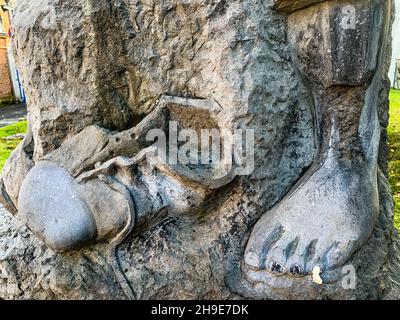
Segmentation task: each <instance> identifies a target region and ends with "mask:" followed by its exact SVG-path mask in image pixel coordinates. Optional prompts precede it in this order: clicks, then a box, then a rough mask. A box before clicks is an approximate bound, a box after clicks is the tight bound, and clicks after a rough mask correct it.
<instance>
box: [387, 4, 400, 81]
mask: <svg viewBox="0 0 400 320" xmlns="http://www.w3.org/2000/svg"><path fill="white" fill-rule="evenodd" d="M395 3H396V19H395V21H394V24H393V55H392V64H391V66H390V71H389V78H390V81H391V82H392V84H393V81H394V72H395V63H396V59H397V58H400V0H395Z"/></svg>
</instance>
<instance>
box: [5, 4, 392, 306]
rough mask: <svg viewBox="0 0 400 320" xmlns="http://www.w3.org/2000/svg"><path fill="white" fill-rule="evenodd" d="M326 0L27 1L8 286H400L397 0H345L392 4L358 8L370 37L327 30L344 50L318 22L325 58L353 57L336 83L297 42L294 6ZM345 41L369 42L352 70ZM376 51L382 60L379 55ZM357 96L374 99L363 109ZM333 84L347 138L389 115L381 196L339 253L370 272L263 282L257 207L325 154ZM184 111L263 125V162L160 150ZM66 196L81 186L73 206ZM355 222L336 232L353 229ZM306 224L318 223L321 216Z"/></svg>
mask: <svg viewBox="0 0 400 320" xmlns="http://www.w3.org/2000/svg"><path fill="white" fill-rule="evenodd" d="M320 2H322V1H257V0H233V1H224V0H213V1H205V0H192V1H183V0H167V1H156V0H145V1H131V0H113V1H109V0H70V1H65V0H40V1H30V0H21V1H19V3H18V8H17V11H16V13H15V18H14V22H15V31H16V36H15V44H14V45H15V53H16V57H17V61H18V64H19V66H20V69H21V70H22V79H23V81H24V85H25V88H26V91H27V96H28V97H29V115H28V120H29V123H30V130H29V131H30V132H29V134H28V135H27V137H26V138H25V140H24V142H23V144H21V146H20V147H19V148H18V149H17V150H16V151H15V152H14V154H13V156H12V157H11V159H10V160H9V161H8V162H7V164H6V166H5V168H4V171H3V176H2V184H1V187H2V188H1V190H2V192H1V198H2V202H3V203H4V205H5V206H6V208H7V209H8V210H9V211H10V212H12V213H13V214H16V217H12V215H11V214H9V213H8V212H6V211H2V212H1V213H0V278H1V282H0V298H4V299H23V298H39V299H71V298H77V299H121V298H126V297H128V298H137V299H150V298H154V299H165V298H168V299H173V298H176V299H189V298H192V299H199V298H210V299H225V298H243V297H247V298H261V299H270V298H277V299H285V298H294V299H299V298H316V299H324V298H332V299H340V298H359V299H362V298H370V299H376V298H384V297H386V296H388V294H389V293H390V297H396V294H397V293H396V292H397V291H396V290H392V289H393V286H392V281H390V277H392V278H394V276H393V275H394V273H393V272H392V273H390V270H395V269H396V266H398V264H397V263H396V259H395V258H396V252H397V247H396V246H395V243H396V241H397V235H396V233H395V231H394V228H393V223H392V211H393V208H392V198H391V194H390V190H389V188H388V183H387V180H386V176H385V173H386V172H387V170H386V162H387V157H386V127H387V121H388V112H387V111H388V99H387V93H388V85H389V83H388V80H387V79H386V74H387V72H386V71H387V68H388V61H389V59H388V57H389V52H390V38H389V36H388V35H389V34H390V22H391V21H390V17H391V15H392V12H391V9H392V5H391V1H390V0H385V1H379V2H380V3H381V4H380V5H377V3H378V2H377V1H372V0H371V1H367V0H363V1H356V0H353V1H346V4H347V3H353V4H354V5H355V6H356V7H357V8H359V4H360V3H361V7H362V8H365V10H366V12H371V13H375V12H376V11H374V10H375V9H371V8H375V7H374V6H378V7H379V9H377V10H378V11H379V13H380V14H381V16H380V18H378V16H374V15H372V18H370V17H369V16H368V17H369V18H368V19H367V18H366V17H367V15H366V14H365V12H364V11H365V10H364V11H363V12H364V13H363V15H362V16H361V18H362V19H359V21H361V22H362V23H365V25H363V26H362V27H363V28H365V30H368V31H369V32H371V34H370V36H369V37H364V36H365V35H364V34H363V31H364V29H363V30H362V32H361V33H360V35H359V36H360V37H361V41H360V47H359V48H358V47H356V48H354V47H351V48H347V46H348V45H349V43H348V39H347V38H346V37H342V38H340V37H338V38H337V39H334V38H331V39H334V40H333V41H337V42H336V43H334V42H333V43H332V44H329V43H328V44H326V42H325V43H324V45H327V46H328V47H327V48H326V49H327V50H333V52H332V51H331V52H328V51H327V52H326V54H325V53H323V52H318V50H319V49H321V50H322V48H325V47H324V46H323V45H322V44H321V43H319V39H322V38H318V37H319V36H321V37H322V36H323V35H324V34H323V32H324V30H323V28H322V29H320V30H318V32H319V33H318V34H317V35H314V36H311V39H310V41H315V43H311V44H312V45H314V46H315V52H316V57H317V58H321V57H322V58H326V59H327V61H328V62H329V61H331V59H334V61H335V63H336V62H337V63H336V64H335V63H334V64H332V66H333V67H334V68H335V70H332V71H331V74H329V73H324V75H325V76H327V77H330V78H329V79H328V80H329V81H330V82H329V81H325V79H317V80H315V82H316V83H317V82H318V86H319V85H320V84H321V83H322V84H323V85H322V87H323V86H324V85H325V88H324V90H322V87H321V88H320V87H318V88H317V87H316V86H313V85H312V84H311V85H310V79H306V78H307V77H305V76H304V75H305V73H307V72H305V71H304V70H302V69H301V66H302V62H301V61H300V62H299V57H296V52H298V51H299V50H297V51H296V48H295V46H293V41H292V44H291V42H290V40H293V39H292V38H291V37H292V36H293V33H291V32H292V31H293V29H292V31H290V30H288V20H289V21H290V19H293V16H289V17H288V16H287V15H286V13H291V12H294V13H292V14H293V15H297V16H296V19H298V20H299V21H298V22H296V23H304V24H305V25H307V22H305V21H302V15H301V11H296V10H299V9H300V10H316V8H319V7H317V6H324V5H325V4H324V3H323V4H319V3H320ZM329 3H330V5H331V6H332V8H334V9H335V8H336V9H337V8H339V9H340V8H341V6H343V5H344V3H343V2H342V1H329ZM304 7H309V8H306V9H304ZM339 9H338V10H339ZM280 10H281V11H280ZM369 10H371V11H369ZM304 17H307V15H304ZM375 18H376V19H377V20H379V21H377V20H374V19H375ZM369 19H371V20H369ZM292 21H293V20H292ZM289 26H290V23H289ZM308 27H309V26H305V27H304V28H305V29H307V28H308ZM325 31H326V30H325ZM335 34H336V35H340V33H339V32H338V33H335V31H333V36H334V35H335ZM296 36H298V37H299V40H300V41H302V39H301V38H302V36H301V35H296ZM303 37H305V35H303ZM374 37H377V38H379V39H378V40H377V41H376V42H374V41H372V42H371V41H369V39H374ZM346 39H347V40H346ZM351 39H353V38H351V37H350V40H351ZM365 39H366V40H365ZM364 40H365V41H366V42H363V41H364ZM346 41H347V42H346ZM309 44H310V43H309V42H308V44H307V45H309ZM336 44H339V45H338V46H337V45H336ZM307 45H306V47H307ZM341 46H342V47H341ZM340 48H341V49H342V50H343V52H339V53H338V51H337V50H339V49H340ZM336 49H337V50H336ZM367 49H368V50H367ZM308 50H309V48H308ZM335 50H336V51H335ZM365 50H367V53H366V51H365ZM346 51H349V52H350V53H349V57H350V58H354V59H355V60H354V61H353V62H355V64H353V65H352V67H353V68H354V70H351V72H349V71H348V69H347V67H348V66H349V64H351V62H352V61H348V60H346V59H347V56H346V54H345V53H346ZM371 52H372V53H371ZM335 53H338V55H336V56H334V55H335ZM365 55H367V56H365ZM332 56H334V57H333V58H332ZM373 56H375V57H376V61H373V62H371V61H370V60H368V59H373V58H372V57H373ZM357 59H358V60H357ZM300 60H301V59H300ZM303 62H304V65H307V68H310V61H303ZM315 62H316V63H318V64H321V65H322V64H323V63H325V61H324V60H319V61H317V60H316V61H315ZM370 62H371V63H370ZM311 63H312V61H311ZM364 65H368V66H367V68H366V69H368V70H369V71H366V70H364ZM323 66H324V67H326V65H323ZM311 69H312V67H311ZM308 71H310V70H308ZM314 71H315V72H314ZM314 71H311V72H309V74H310V73H311V74H313V72H314V73H318V69H317V68H316V69H315V70H314ZM353 71H354V72H353ZM366 73H367V75H365V74H366ZM348 76H349V77H350V78H348ZM372 77H373V79H374V80H373V81H372ZM316 78H318V76H317V77H316ZM366 79H367V80H366ZM372 83H373V84H372ZM337 85H339V86H342V87H346V86H355V85H357V86H360V88H359V92H358V96H357V94H356V95H352V94H349V96H346V94H344V95H342V93H343V92H348V91H346V90H345V88H340V87H339V90H338V91H337V92H336V93H335V90H333V89H332V91H333V92H331V94H332V95H329V94H328V93H327V92H330V91H329V87H332V86H337ZM368 89H369V90H370V91H368ZM341 90H342V91H341ZM356 90H357V89H356ZM367 92H369V93H367ZM335 94H336V95H338V96H339V99H337V97H336V98H335ZM354 96H356V97H359V98H360V100H359V101H356V103H355V106H354V109H352V106H353V100H352V99H354ZM182 98H184V99H182ZM318 99H320V100H324V99H326V100H327V101H333V102H335V103H338V107H339V110H336V112H337V113H338V119H341V120H342V121H349V123H344V126H343V127H342V128H339V132H340V134H343V135H344V136H345V139H344V140H341V141H344V142H345V143H344V145H343V144H340V143H339V146H338V150H339V152H341V154H342V155H343V154H344V155H346V150H347V151H348V150H349V145H348V144H347V143H350V145H351V143H355V142H354V141H353V140H351V139H352V134H353V135H354V134H355V132H353V131H354V130H356V131H357V130H358V129H357V128H359V130H360V132H361V135H362V134H365V135H367V136H368V134H370V133H371V132H373V131H374V130H373V128H374V127H373V124H374V122H373V121H371V117H372V118H373V115H372V113H373V112H375V113H376V114H377V116H378V117H379V125H380V126H378V127H377V128H378V131H381V135H380V143H378V142H376V143H375V144H373V148H375V149H379V150H377V151H376V152H375V154H374V153H372V154H373V155H374V156H377V157H378V156H379V157H378V160H377V159H376V158H375V157H374V156H371V157H372V160H373V161H372V162H373V163H372V164H371V159H369V160H370V162H369V165H368V167H367V169H368V170H370V171H371V172H372V173H370V172H369V171H367V172H368V174H371V175H372V176H373V175H374V174H375V175H374V177H375V182H374V183H375V184H373V185H374V186H375V187H376V186H377V187H378V190H377V191H378V194H379V209H378V208H377V210H378V211H379V212H378V211H376V213H374V214H376V217H371V219H367V220H368V222H369V223H372V225H371V226H368V227H366V229H368V232H366V233H365V232H362V235H363V237H360V238H359V239H361V240H359V241H358V242H359V243H358V245H357V247H356V248H355V249H354V250H349V252H347V251H346V253H345V254H343V259H342V260H343V261H342V260H341V261H340V264H341V265H342V264H343V263H352V264H353V265H354V266H355V268H356V271H357V279H358V281H357V287H356V289H355V290H345V289H344V288H342V285H341V278H340V271H339V272H336V273H335V275H329V277H330V278H329V281H328V282H327V283H326V284H324V285H317V284H314V283H313V282H312V279H311V276H310V275H309V273H308V272H306V273H305V274H303V275H302V278H301V281H296V280H293V279H291V280H290V281H288V282H286V283H283V285H284V288H283V289H282V288H279V289H278V290H276V291H275V290H271V289H270V288H269V289H265V288H262V286H261V289H260V286H258V285H257V284H254V283H252V282H251V281H250V282H249V281H248V278H247V279H246V278H245V277H243V270H242V267H243V263H244V254H245V249H246V246H247V243H248V240H249V237H250V234H251V233H252V230H253V227H254V225H255V224H256V223H257V221H261V220H259V219H260V218H261V217H263V221H268V220H269V215H271V217H272V214H271V212H273V211H270V209H271V208H273V207H274V206H276V205H277V204H279V203H280V202H281V201H282V199H284V197H285V195H286V194H287V193H288V192H289V191H290V190H292V189H293V187H294V186H295V185H296V183H297V182H298V181H299V180H300V179H301V178H302V176H304V174H305V173H306V172H307V170H308V169H309V167H310V166H311V165H312V164H313V163H314V164H315V159H316V158H318V155H319V154H321V152H320V151H321V146H320V142H321V141H320V133H317V134H315V133H316V132H319V130H322V131H324V130H325V129H327V128H328V127H327V126H324V125H323V124H322V126H321V123H319V126H318V128H316V126H315V124H316V123H315V121H314V118H315V114H314V110H315V101H319V100H318ZM341 99H343V100H344V101H343V102H342V101H341ZM325 103H326V101H325ZM322 105H324V104H323V103H322ZM365 105H367V107H365ZM340 107H342V109H343V110H342V109H340ZM344 107H346V108H344ZM328 108H329V106H328ZM362 110H364V113H362ZM365 110H373V111H371V114H369V113H368V112H367V111H365ZM324 112H326V111H324ZM341 112H342V113H341ZM328 113H329V112H327V114H328ZM317 116H318V114H317ZM328 118H329V117H328ZM355 119H356V120H355ZM168 120H174V121H177V122H178V124H179V126H181V127H193V128H198V127H199V126H200V127H206V128H207V127H208V126H211V127H216V128H227V129H229V130H233V129H237V128H243V129H254V130H255V137H256V139H255V170H254V172H253V173H252V174H251V175H249V176H240V177H235V176H229V175H228V178H227V179H225V180H218V179H214V171H207V170H203V171H201V170H200V171H196V170H192V171H191V170H187V168H180V167H173V168H171V167H165V166H164V165H162V164H161V163H160V162H158V160H157V159H153V160H154V161H153V162H152V161H147V160H145V157H144V156H145V155H146V154H147V152H149V151H151V150H150V149H148V148H149V146H150V145H149V143H148V142H146V140H145V139H144V137H145V135H146V132H147V131H148V130H149V129H151V128H165V126H166V123H167V122H168ZM352 121H353V122H354V121H356V123H353V122H352ZM199 123H200V124H199ZM376 123H378V122H375V124H376ZM346 126H347V127H346ZM355 128H356V129H355ZM341 130H344V132H342V131H341ZM351 130H353V131H351ZM325 133H326V132H324V133H323V134H325ZM346 134H347V135H346ZM318 137H319V138H318ZM375 137H376V136H375ZM378 140H379V136H378ZM349 141H350V142H349ZM323 146H327V144H326V142H323ZM378 147H379V148H378ZM378 153H379V155H378ZM353 156H354V159H353ZM357 156H359V154H356V155H354V154H353V153H352V152H350V156H349V157H350V158H351V161H350V162H351V163H353V162H352V161H354V162H355V163H356V164H357V161H358V160H357ZM377 162H378V167H377ZM32 168H33V169H32ZM359 171H360V170H353V171H351V172H350V173H351V174H353V178H354V179H355V180H357V179H358V178H359V177H360V174H361V173H362V174H364V173H365V172H361V173H360V172H359ZM359 179H361V178H359ZM350 180H351V179H350ZM361 180H362V179H361ZM35 187H37V188H38V189H37V190H35ZM371 188H372V187H371ZM346 190H347V189H346ZM368 190H369V189H368V188H367V191H368ZM41 191H42V192H41ZM44 191H46V192H44ZM351 191H353V192H354V189H351V188H350V192H351ZM356 192H357V193H355V194H353V195H352V196H353V197H354V198H357V197H359V196H360V194H359V192H360V191H359V190H358V189H357V188H356ZM371 192H372V191H371ZM60 195H63V196H64V197H65V198H73V199H74V201H75V202H68V205H65V206H63V205H61V204H62V203H60V202H59V201H60V200H63V199H58V198H60V197H61V196H60ZM367 196H368V195H367ZM57 197H58V198H57ZM132 199H133V202H134V205H132V203H131V202H130V200H132ZM52 201H53V202H52ZM316 201H318V199H316ZM375 204H377V202H375ZM307 205H308V204H307ZM358 213H359V212H358ZM371 214H372V213H371ZM69 217H74V218H73V220H68V219H69ZM63 219H66V220H65V221H64V220H63ZM316 219H318V217H317V218H316ZM321 220H322V219H321ZM49 221H52V222H54V224H53V225H52V224H50V223H49ZM60 221H61V222H60ZM71 221H72V222H71ZM359 221H361V220H360V219H356V221H355V223H356V225H357V222H359ZM320 223H321V224H324V221H321V222H320ZM25 224H26V225H28V227H29V229H28V228H27V227H26V226H25ZM75 224H77V225H75ZM77 226H78V227H77ZM341 227H342V226H340V225H339V226H335V229H334V230H330V231H332V233H337V234H340V233H341V229H340V228H341ZM361 229H362V230H364V229H363V228H361ZM369 229H371V230H369ZM372 229H373V230H372ZM30 230H32V231H33V232H34V234H33V233H32V232H31V231H30ZM302 231H303V232H304V234H307V225H306V224H304V230H302ZM60 232H61V234H62V237H57V235H59V234H60ZM318 236H321V237H323V235H318ZM364 236H366V237H364ZM39 239H42V240H43V241H44V242H43V241H41V240H39ZM82 245H83V248H82ZM51 248H53V249H56V250H57V252H56V251H54V250H53V249H51ZM79 248H80V249H79ZM71 249H72V250H71ZM295 271H296V270H295ZM323 271H329V270H323ZM321 276H322V277H323V278H324V273H323V274H322V275H321ZM273 277H275V276H273ZM273 279H275V278H273ZM324 280H328V279H324ZM269 281H270V280H268V281H267V283H268V282H269ZM394 282H395V281H394ZM272 287H273V286H272Z"/></svg>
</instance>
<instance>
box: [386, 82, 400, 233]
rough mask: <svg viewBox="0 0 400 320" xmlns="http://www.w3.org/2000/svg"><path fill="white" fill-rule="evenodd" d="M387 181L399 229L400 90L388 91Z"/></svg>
mask: <svg viewBox="0 0 400 320" xmlns="http://www.w3.org/2000/svg"><path fill="white" fill-rule="evenodd" d="M388 133H389V181H390V184H391V186H392V190H393V196H394V203H395V209H394V224H395V226H396V228H397V229H398V230H400V90H394V89H392V90H391V91H390V124H389V128H388Z"/></svg>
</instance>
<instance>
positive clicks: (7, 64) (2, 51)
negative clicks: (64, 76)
mask: <svg viewBox="0 0 400 320" xmlns="http://www.w3.org/2000/svg"><path fill="white" fill-rule="evenodd" d="M15 4H16V0H0V104H2V103H9V102H17V101H23V102H25V96H24V92H23V90H22V87H21V84H20V81H19V75H18V71H17V68H16V66H15V61H14V58H13V55H12V50H11V35H12V28H11V25H12V14H13V10H14V7H15Z"/></svg>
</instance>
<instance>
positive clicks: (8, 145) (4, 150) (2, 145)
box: [0, 121, 27, 170]
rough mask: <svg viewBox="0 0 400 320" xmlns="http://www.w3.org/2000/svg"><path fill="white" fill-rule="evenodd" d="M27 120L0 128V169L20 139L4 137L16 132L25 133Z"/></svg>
mask: <svg viewBox="0 0 400 320" xmlns="http://www.w3.org/2000/svg"><path fill="white" fill-rule="evenodd" d="M26 130H27V122H26V121H20V122H18V123H14V124H11V125H9V126H6V127H3V128H0V170H1V169H2V168H3V166H4V164H5V162H6V160H7V159H8V158H9V156H10V155H11V152H13V150H14V149H15V148H16V147H17V146H18V144H19V143H20V142H21V141H22V139H12V140H6V139H5V138H7V137H10V136H13V135H15V134H18V133H26Z"/></svg>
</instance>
